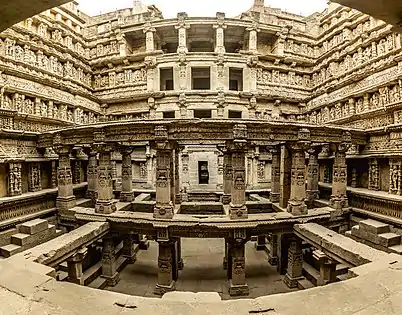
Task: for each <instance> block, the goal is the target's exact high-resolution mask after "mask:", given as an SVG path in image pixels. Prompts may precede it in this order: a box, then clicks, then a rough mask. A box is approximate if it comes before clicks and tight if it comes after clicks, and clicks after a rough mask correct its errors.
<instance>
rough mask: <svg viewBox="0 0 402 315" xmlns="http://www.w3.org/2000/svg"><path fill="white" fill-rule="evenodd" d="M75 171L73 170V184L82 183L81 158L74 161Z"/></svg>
mask: <svg viewBox="0 0 402 315" xmlns="http://www.w3.org/2000/svg"><path fill="white" fill-rule="evenodd" d="M73 165H74V171H73V184H74V185H77V184H80V183H81V178H82V162H81V161H80V160H75V161H74V163H73Z"/></svg>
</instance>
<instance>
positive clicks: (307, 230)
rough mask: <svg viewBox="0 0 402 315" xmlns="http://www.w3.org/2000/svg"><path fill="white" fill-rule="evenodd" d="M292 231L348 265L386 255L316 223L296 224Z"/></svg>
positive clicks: (375, 259)
mask: <svg viewBox="0 0 402 315" xmlns="http://www.w3.org/2000/svg"><path fill="white" fill-rule="evenodd" d="M294 232H295V234H296V235H297V236H298V237H300V238H302V239H303V240H305V241H306V242H307V243H309V244H311V245H313V246H314V247H315V248H317V249H319V250H320V251H322V252H323V253H325V254H326V255H327V256H328V257H331V258H332V259H334V260H336V261H339V262H342V263H344V264H346V265H348V266H350V267H355V266H360V265H364V264H367V263H370V262H374V261H378V260H381V259H384V258H385V257H386V256H387V255H388V254H387V253H385V252H382V251H379V250H377V249H374V248H371V247H369V246H367V245H364V244H362V243H358V242H356V241H354V240H352V239H350V238H348V237H346V236H344V235H341V234H338V233H336V232H334V231H332V230H329V229H327V228H326V227H323V226H321V225H319V224H316V223H306V224H296V225H294Z"/></svg>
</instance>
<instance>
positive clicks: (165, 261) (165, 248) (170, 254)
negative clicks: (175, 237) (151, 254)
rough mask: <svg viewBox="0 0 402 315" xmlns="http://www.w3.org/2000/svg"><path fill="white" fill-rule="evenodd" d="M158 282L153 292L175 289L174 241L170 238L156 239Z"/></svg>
mask: <svg viewBox="0 0 402 315" xmlns="http://www.w3.org/2000/svg"><path fill="white" fill-rule="evenodd" d="M158 244H159V254H158V283H157V284H156V287H155V294H158V295H163V294H165V293H166V292H170V291H174V290H176V282H175V279H174V278H175V274H176V272H177V271H176V270H175V269H176V268H177V264H176V263H175V261H174V260H175V259H176V253H175V242H174V241H172V240H168V241H158Z"/></svg>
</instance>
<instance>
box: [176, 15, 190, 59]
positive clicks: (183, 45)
mask: <svg viewBox="0 0 402 315" xmlns="http://www.w3.org/2000/svg"><path fill="white" fill-rule="evenodd" d="M187 17H188V15H187V13H185V12H180V13H178V14H177V19H178V25H176V26H175V28H176V29H177V30H178V33H179V45H178V47H177V53H179V54H180V53H188V48H187V29H189V28H190V25H188V24H187V23H186V19H187Z"/></svg>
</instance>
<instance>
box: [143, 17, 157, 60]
mask: <svg viewBox="0 0 402 315" xmlns="http://www.w3.org/2000/svg"><path fill="white" fill-rule="evenodd" d="M155 32H156V29H155V28H153V27H152V25H151V23H150V22H147V23H146V24H145V27H144V33H145V47H146V48H145V51H146V52H147V53H149V52H153V51H155V40H154V33H155Z"/></svg>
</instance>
